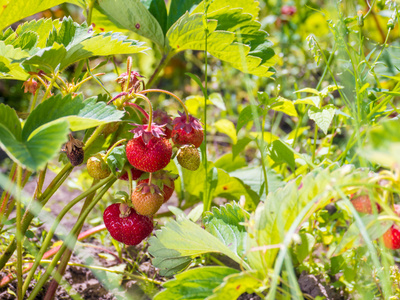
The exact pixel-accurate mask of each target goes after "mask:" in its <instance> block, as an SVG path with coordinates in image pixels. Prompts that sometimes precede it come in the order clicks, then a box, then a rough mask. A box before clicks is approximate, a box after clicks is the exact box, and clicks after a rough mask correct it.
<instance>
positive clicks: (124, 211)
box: [119, 203, 132, 218]
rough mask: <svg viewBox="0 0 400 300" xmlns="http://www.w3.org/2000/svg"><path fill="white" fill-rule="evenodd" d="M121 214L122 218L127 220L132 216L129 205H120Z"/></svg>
mask: <svg viewBox="0 0 400 300" xmlns="http://www.w3.org/2000/svg"><path fill="white" fill-rule="evenodd" d="M119 212H120V213H119V217H120V218H126V217H128V216H129V215H130V214H131V212H132V210H131V208H130V206H129V205H128V204H126V203H120V204H119Z"/></svg>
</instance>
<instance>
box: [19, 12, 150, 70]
mask: <svg viewBox="0 0 400 300" xmlns="http://www.w3.org/2000/svg"><path fill="white" fill-rule="evenodd" d="M50 25H51V27H50ZM31 29H32V30H34V29H37V30H38V31H39V33H40V34H42V36H39V42H40V43H39V44H40V46H42V47H44V46H45V48H35V49H34V50H32V51H31V53H33V55H32V56H30V57H28V58H24V59H16V61H17V62H20V63H23V64H24V66H26V67H30V68H32V70H31V71H38V70H39V69H43V70H45V71H46V72H54V71H55V70H63V69H65V68H66V67H68V66H69V65H71V64H73V63H75V62H77V61H79V60H83V59H87V58H90V57H92V56H108V55H115V54H132V53H139V52H143V51H145V50H147V47H145V46H143V43H141V42H137V41H135V40H129V39H127V37H126V36H123V35H120V34H119V33H111V32H107V33H99V34H96V33H95V32H94V31H93V30H92V29H91V28H89V27H88V25H87V24H86V23H83V24H81V25H79V24H77V23H75V22H73V20H72V19H71V18H70V17H68V18H64V19H63V20H62V21H61V22H60V21H58V20H56V21H54V22H53V23H49V22H48V21H43V22H39V21H38V22H36V23H33V22H31V23H25V24H23V25H22V26H21V27H19V28H18V29H17V31H16V32H17V33H21V32H23V33H24V34H26V33H27V32H30V31H28V30H31ZM49 29H52V31H51V32H50V34H49V33H48V31H47V32H46V31H45V30H49ZM14 38H16V39H19V38H20V37H18V38H17V37H16V35H15V36H14ZM44 39H46V43H45V44H44V43H43V41H44ZM35 68H36V69H35Z"/></svg>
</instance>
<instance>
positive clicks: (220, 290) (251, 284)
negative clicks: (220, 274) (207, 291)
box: [207, 271, 262, 300]
mask: <svg viewBox="0 0 400 300" xmlns="http://www.w3.org/2000/svg"><path fill="white" fill-rule="evenodd" d="M261 286H262V284H261V281H260V277H259V274H258V273H257V272H254V271H243V272H240V273H237V274H231V275H228V276H225V278H224V281H223V282H222V283H221V284H220V285H219V286H218V287H217V288H216V289H214V291H213V294H212V295H211V296H209V297H208V298H207V300H219V299H221V300H230V299H237V298H238V297H239V296H240V295H242V294H243V293H245V292H251V291H257V289H259V288H260V287H261Z"/></svg>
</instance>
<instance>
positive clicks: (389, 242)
mask: <svg viewBox="0 0 400 300" xmlns="http://www.w3.org/2000/svg"><path fill="white" fill-rule="evenodd" d="M351 203H352V204H353V206H354V208H355V209H356V211H358V212H359V213H364V214H369V215H370V214H372V213H373V207H372V204H371V200H370V198H369V197H368V195H362V196H358V197H355V198H354V199H352V200H351ZM393 208H394V212H395V213H396V215H398V216H400V205H399V204H394V205H393ZM381 211H382V208H381V207H380V206H379V204H378V203H376V212H377V213H380V212H381ZM383 243H384V244H385V246H386V247H387V248H389V249H393V250H396V249H400V228H399V226H397V225H396V224H393V225H392V226H391V227H390V228H389V229H388V230H387V231H386V232H385V233H384V234H383Z"/></svg>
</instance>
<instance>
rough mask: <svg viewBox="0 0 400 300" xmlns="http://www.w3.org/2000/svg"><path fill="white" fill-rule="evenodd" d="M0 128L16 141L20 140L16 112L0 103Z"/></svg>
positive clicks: (19, 125)
mask: <svg viewBox="0 0 400 300" xmlns="http://www.w3.org/2000/svg"><path fill="white" fill-rule="evenodd" d="M0 128H2V130H6V131H8V132H9V133H10V135H12V136H14V137H15V139H16V140H18V141H20V140H21V123H20V121H19V118H18V115H17V112H16V111H15V110H14V109H12V108H11V107H9V106H7V105H5V104H3V103H0Z"/></svg>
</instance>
